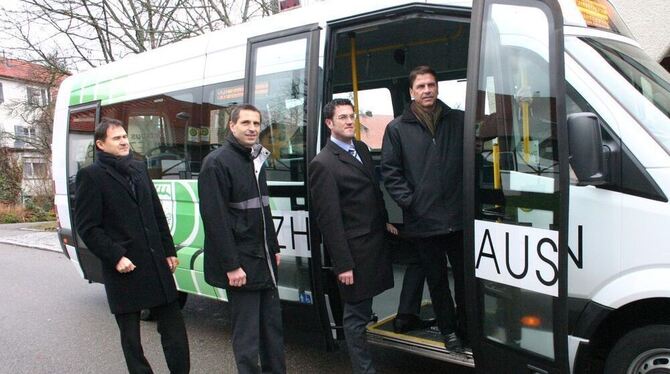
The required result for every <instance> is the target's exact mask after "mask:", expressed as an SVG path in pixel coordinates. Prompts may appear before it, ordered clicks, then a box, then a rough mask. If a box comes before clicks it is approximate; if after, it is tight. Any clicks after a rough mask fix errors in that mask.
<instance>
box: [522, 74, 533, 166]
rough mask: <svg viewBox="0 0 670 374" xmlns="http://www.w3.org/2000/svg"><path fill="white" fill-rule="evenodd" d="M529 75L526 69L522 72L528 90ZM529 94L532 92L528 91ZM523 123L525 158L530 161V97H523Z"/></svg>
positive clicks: (523, 83) (523, 84) (523, 82)
mask: <svg viewBox="0 0 670 374" xmlns="http://www.w3.org/2000/svg"><path fill="white" fill-rule="evenodd" d="M527 86H528V77H527V76H526V71H525V70H522V72H521V87H522V88H523V89H524V91H526V90H525V89H526V87H527ZM527 94H530V92H528V93H527ZM521 100H522V101H521V123H522V125H523V128H522V130H523V159H524V160H526V162H529V161H530V100H531V99H530V97H526V98H521Z"/></svg>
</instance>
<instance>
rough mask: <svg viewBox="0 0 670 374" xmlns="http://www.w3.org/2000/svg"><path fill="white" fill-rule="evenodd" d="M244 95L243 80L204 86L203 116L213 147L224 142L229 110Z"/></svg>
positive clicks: (239, 101)
mask: <svg viewBox="0 0 670 374" xmlns="http://www.w3.org/2000/svg"><path fill="white" fill-rule="evenodd" d="M243 97H244V82H242V81H241V80H239V81H233V82H223V83H216V84H212V85H209V86H206V87H205V94H204V102H203V107H204V112H203V113H204V116H205V119H206V120H207V121H208V124H209V126H208V127H206V129H207V133H208V134H209V144H210V145H211V148H215V147H217V146H219V145H221V144H223V142H224V138H225V137H226V135H227V134H228V122H229V121H230V112H231V111H232V109H233V106H234V105H237V104H240V103H242V101H243Z"/></svg>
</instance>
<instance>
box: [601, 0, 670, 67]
mask: <svg viewBox="0 0 670 374" xmlns="http://www.w3.org/2000/svg"><path fill="white" fill-rule="evenodd" d="M610 1H611V2H612V4H613V5H614V7H615V8H616V9H617V11H618V12H619V15H621V18H623V20H624V22H625V23H626V24H627V25H628V27H629V28H630V31H631V32H632V33H633V35H634V36H635V38H636V39H637V40H638V41H639V42H640V45H641V46H642V48H643V49H644V50H645V51H646V52H647V53H648V54H649V55H650V56H651V57H652V58H654V59H655V60H656V61H660V60H662V59H663V58H664V57H666V56H668V55H670V33H668V32H667V28H668V26H670V10H668V6H670V1H668V0H610Z"/></svg>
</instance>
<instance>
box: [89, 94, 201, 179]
mask: <svg viewBox="0 0 670 374" xmlns="http://www.w3.org/2000/svg"><path fill="white" fill-rule="evenodd" d="M200 90H201V89H200V88H196V89H192V90H184V91H178V92H173V93H168V94H164V95H158V96H153V97H148V98H143V99H138V100H133V101H127V102H123V103H119V104H113V105H109V106H104V107H102V116H103V117H111V118H117V119H120V120H121V121H123V122H124V123H125V124H126V125H127V129H126V131H127V132H128V141H129V143H130V148H131V151H132V152H133V155H134V157H135V158H136V159H137V160H142V161H144V162H146V164H147V167H148V169H149V175H150V177H151V178H152V179H186V178H196V177H197V175H198V172H199V171H200V163H201V161H202V158H203V157H204V155H205V154H206V153H207V152H208V150H209V136H208V131H207V130H208V128H207V126H206V125H205V124H204V123H203V121H202V118H201V105H200V92H201V91H200Z"/></svg>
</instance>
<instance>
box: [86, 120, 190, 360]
mask: <svg viewBox="0 0 670 374" xmlns="http://www.w3.org/2000/svg"><path fill="white" fill-rule="evenodd" d="M94 140H95V145H96V148H97V152H96V161H95V162H94V163H93V164H92V165H90V166H88V167H85V168H83V169H81V170H79V172H78V173H77V190H76V203H75V223H76V226H77V231H78V232H79V235H80V236H81V238H82V239H83V241H84V243H85V244H86V246H87V247H88V248H89V249H90V251H91V252H92V253H93V254H94V255H95V256H97V257H98V258H99V259H100V261H101V263H102V275H103V280H104V283H105V291H106V293H107V300H108V302H109V307H110V309H111V311H112V313H113V314H114V317H115V318H116V322H117V324H118V326H119V330H120V334H121V347H122V348H123V354H124V357H125V359H126V364H127V366H128V371H129V372H130V373H151V372H152V370H151V366H150V365H149V362H148V361H147V359H146V358H145V357H144V353H143V350H142V342H141V339H140V312H141V311H142V309H149V310H151V314H152V315H153V316H154V317H155V318H156V321H157V329H158V332H159V333H160V335H161V343H162V345H163V352H164V354H165V360H166V361H167V366H168V368H169V369H170V372H171V373H188V372H189V368H190V361H189V347H188V338H187V336H186V328H185V326H184V320H183V318H182V315H181V309H180V306H179V302H178V300H177V289H176V287H175V283H174V278H173V276H172V273H173V272H174V271H175V270H176V268H177V265H178V264H179V261H178V260H177V257H176V256H177V254H176V251H175V247H174V243H173V241H172V237H171V236H170V228H169V226H168V223H167V220H166V218H165V213H164V212H163V208H162V207H161V203H160V200H159V199H158V194H157V193H156V189H155V188H154V185H153V183H152V182H151V180H150V179H149V175H148V172H147V168H146V166H145V165H144V163H142V162H139V161H135V160H133V157H132V154H131V152H130V145H129V144H128V135H127V134H126V130H125V129H124V128H123V123H122V122H121V121H119V120H116V119H111V118H102V120H101V121H100V123H99V124H98V125H97V126H96V128H95V134H94Z"/></svg>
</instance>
